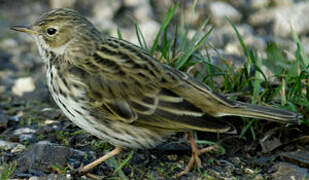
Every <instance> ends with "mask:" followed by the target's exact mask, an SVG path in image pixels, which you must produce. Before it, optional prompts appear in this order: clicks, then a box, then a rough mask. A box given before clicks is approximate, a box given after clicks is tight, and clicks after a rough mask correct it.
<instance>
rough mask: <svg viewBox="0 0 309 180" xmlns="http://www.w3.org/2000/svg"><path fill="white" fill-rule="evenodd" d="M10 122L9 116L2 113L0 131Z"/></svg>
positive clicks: (0, 113) (0, 115) (0, 114)
mask: <svg viewBox="0 0 309 180" xmlns="http://www.w3.org/2000/svg"><path fill="white" fill-rule="evenodd" d="M8 121H9V116H8V115H7V114H5V113H2V112H0V129H5V128H6V127H7V124H8Z"/></svg>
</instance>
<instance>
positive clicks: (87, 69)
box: [12, 9, 301, 175]
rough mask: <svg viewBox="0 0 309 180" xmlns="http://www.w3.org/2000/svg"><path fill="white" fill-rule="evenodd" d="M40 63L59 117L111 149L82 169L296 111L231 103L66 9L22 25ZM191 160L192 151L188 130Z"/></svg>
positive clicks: (290, 117) (292, 117) (285, 118)
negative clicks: (240, 121) (124, 153)
mask: <svg viewBox="0 0 309 180" xmlns="http://www.w3.org/2000/svg"><path fill="white" fill-rule="evenodd" d="M12 29H14V30H16V31H21V32H25V33H28V34H31V35H32V36H33V37H34V39H35V42H36V44H37V46H38V48H39V53H40V55H41V57H42V59H43V60H44V61H45V63H46V64H47V79H48V87H49V90H50V93H51V95H52V97H53V99H54V100H55V102H56V103H57V105H58V106H59V107H60V108H61V110H62V111H63V112H64V114H65V115H66V116H67V117H68V118H69V119H70V120H71V121H72V122H73V123H75V124H76V125H77V126H79V127H80V128H82V129H84V130H85V131H87V132H89V133H90V134H92V135H94V136H96V137H98V138H102V139H106V140H107V141H108V142H110V143H111V144H113V145H115V146H116V148H115V149H114V150H113V151H111V152H110V153H109V154H107V155H105V156H103V157H101V158H100V159H98V160H96V161H95V162H93V163H90V164H89V165H87V166H85V167H84V168H83V169H82V170H81V172H83V173H85V172H87V171H88V170H89V169H91V168H92V167H94V166H95V165H97V164H99V163H101V162H103V161H104V160H106V159H108V158H109V157H111V156H113V155H115V154H118V153H119V152H121V148H125V147H128V148H151V147H154V146H156V145H157V144H158V143H159V142H161V141H162V140H163V139H164V137H166V136H168V135H170V134H172V133H175V132H190V130H198V131H207V132H216V133H226V132H231V131H233V130H234V129H233V128H232V126H231V125H230V124H229V123H227V122H225V121H223V120H222V119H220V118H218V117H221V116H243V117H252V118H260V119H267V120H271V121H278V122H282V123H294V122H297V120H298V119H299V118H300V117H301V115H300V114H297V113H294V112H288V111H284V110H279V109H275V108H271V107H264V106H258V105H251V104H246V103H242V102H236V101H231V100H229V99H227V98H225V97H224V96H222V95H220V94H218V93H216V92H214V91H213V90H212V89H210V88H209V87H207V86H206V85H205V84H203V83H201V82H199V81H197V80H195V79H194V78H192V77H191V76H190V75H188V74H186V73H184V72H181V71H179V70H176V69H174V68H172V67H169V66H167V65H165V64H162V63H160V62H159V61H157V60H156V59H155V58H153V57H152V56H150V55H149V54H148V53H147V52H146V51H145V50H143V49H141V48H139V47H138V46H135V45H133V44H131V43H130V42H127V41H124V40H120V39H117V38H113V37H110V36H107V35H104V34H102V33H100V31H98V30H97V29H96V28H95V27H94V26H93V25H92V24H91V23H90V22H89V21H88V20H87V19H86V18H85V17H83V16H82V15H80V14H79V13H78V12H77V11H74V10H71V9H53V10H50V11H48V12H46V13H44V14H43V15H42V16H41V17H40V18H39V19H38V20H37V21H36V22H35V23H33V24H32V25H31V26H29V27H13V28H12ZM189 139H190V142H191V146H192V151H193V153H192V158H191V160H190V163H189V164H188V166H187V167H186V168H185V170H184V171H183V172H181V173H180V174H178V175H182V174H185V173H186V172H188V171H189V170H190V168H191V167H192V166H193V165H194V164H196V165H199V166H200V160H199V157H198V155H199V154H200V153H201V152H204V151H206V150H207V149H204V150H198V149H197V147H196V144H195V143H194V140H193V138H192V136H191V134H190V133H189Z"/></svg>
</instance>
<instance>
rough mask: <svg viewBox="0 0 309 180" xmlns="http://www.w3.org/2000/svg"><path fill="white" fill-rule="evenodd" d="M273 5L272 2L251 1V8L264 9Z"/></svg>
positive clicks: (269, 0) (267, 0)
mask: <svg viewBox="0 0 309 180" xmlns="http://www.w3.org/2000/svg"><path fill="white" fill-rule="evenodd" d="M270 3H271V0H250V6H252V7H253V8H256V9H260V8H264V7H266V6H268V5H269V4H270Z"/></svg>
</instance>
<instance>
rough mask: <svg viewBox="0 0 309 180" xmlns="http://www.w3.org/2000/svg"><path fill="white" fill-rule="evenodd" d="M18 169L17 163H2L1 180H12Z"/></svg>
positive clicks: (0, 168)
mask: <svg viewBox="0 0 309 180" xmlns="http://www.w3.org/2000/svg"><path fill="white" fill-rule="evenodd" d="M15 169H16V163H9V164H6V163H2V164H1V165H0V180H7V179H10V177H11V175H12V174H13V173H14V171H15Z"/></svg>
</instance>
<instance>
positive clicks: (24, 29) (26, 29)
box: [11, 26, 38, 35]
mask: <svg viewBox="0 0 309 180" xmlns="http://www.w3.org/2000/svg"><path fill="white" fill-rule="evenodd" d="M11 29H12V30H14V31H19V32H24V33H27V34H33V35H36V34H38V33H37V32H36V31H34V30H32V29H30V27H26V26H13V27H11Z"/></svg>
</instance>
